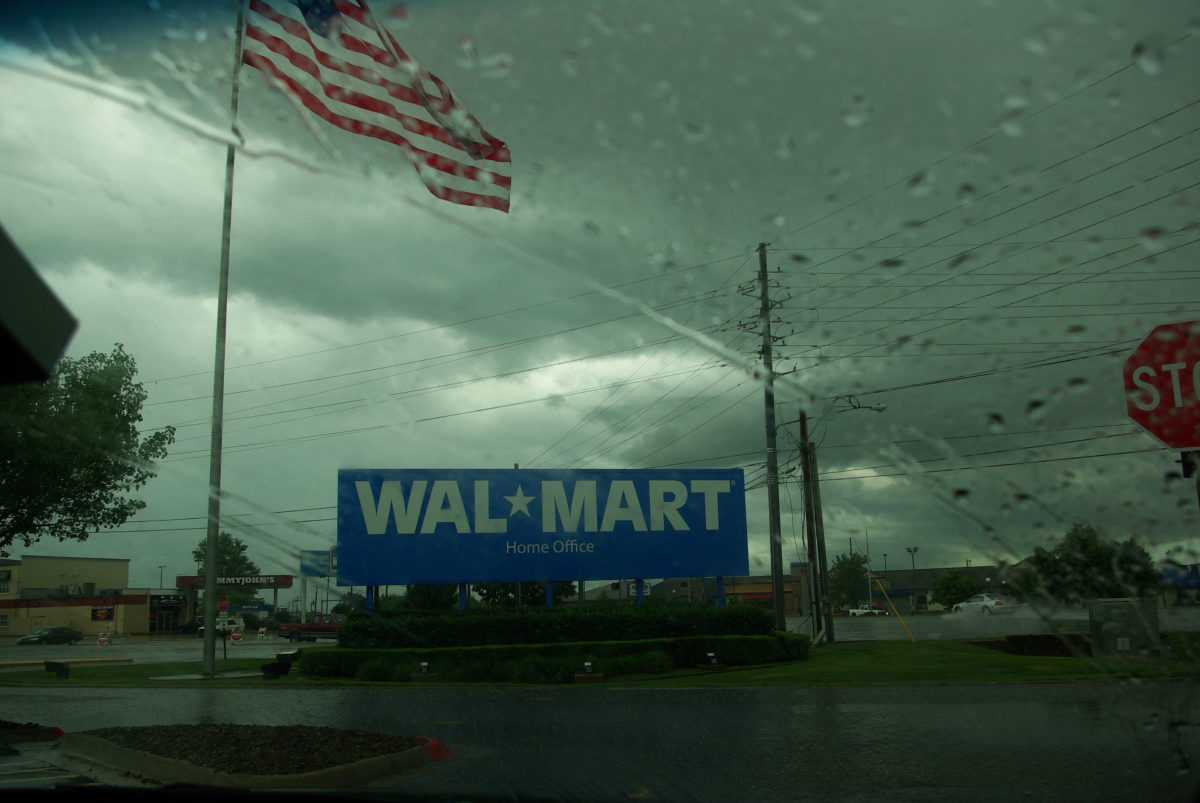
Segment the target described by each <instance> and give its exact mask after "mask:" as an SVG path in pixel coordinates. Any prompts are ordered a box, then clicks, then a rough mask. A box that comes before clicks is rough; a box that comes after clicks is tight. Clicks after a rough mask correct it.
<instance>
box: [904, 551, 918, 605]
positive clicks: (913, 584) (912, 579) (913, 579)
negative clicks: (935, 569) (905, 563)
mask: <svg viewBox="0 0 1200 803" xmlns="http://www.w3.org/2000/svg"><path fill="white" fill-rule="evenodd" d="M918 549H920V547H915V546H906V547H904V551H905V552H907V553H908V557H909V559H910V560H911V561H912V574H911V575H910V576H909V578H908V585H909V586H910V587H909V589H908V590H909V591H911V592H912V593H913V596H912V597H909V599H910V600H912V605H913V610H914V611H915V610H916V609H917V600H916V598H915V597H916V593H917V550H918Z"/></svg>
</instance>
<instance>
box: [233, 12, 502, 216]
mask: <svg viewBox="0 0 1200 803" xmlns="http://www.w3.org/2000/svg"><path fill="white" fill-rule="evenodd" d="M243 60H244V61H245V63H246V64H248V65H250V66H251V67H255V68H257V69H259V70H261V71H262V72H264V73H266V74H267V75H268V76H270V77H271V78H272V79H273V80H274V81H276V82H277V84H278V85H280V86H282V87H283V88H285V89H286V90H287V91H289V92H291V93H292V94H293V95H294V96H295V97H296V98H297V99H298V100H299V102H300V103H301V104H303V105H304V107H305V108H307V109H308V110H309V111H311V112H313V113H314V114H316V115H317V116H318V117H320V118H322V119H323V120H325V121H327V122H329V123H331V124H333V125H335V126H337V127H338V128H341V129H343V130H345V131H350V132H352V133H355V134H362V135H363V136H367V137H374V138H375V139H379V140H382V141H384V142H388V143H391V144H393V145H395V146H397V147H398V148H400V149H401V151H403V153H404V154H405V155H406V156H407V157H408V158H409V160H410V161H411V162H412V165H413V167H414V168H415V169H416V171H417V173H418V175H420V177H421V180H422V181H423V182H424V183H425V186H426V187H428V188H429V191H430V192H432V193H433V194H434V195H436V196H437V197H438V198H441V199H443V200H445V201H450V202H451V203H456V204H463V205H466V206H484V207H489V208H491V209H499V210H501V211H503V212H507V211H508V197H509V190H510V187H511V185H512V179H511V177H510V176H511V167H512V163H511V158H510V156H509V152H508V147H507V146H506V145H505V144H504V143H503V142H501V141H500V140H498V139H496V138H495V137H493V136H492V135H491V134H489V133H488V132H486V131H484V130H483V127H482V126H481V125H480V124H479V122H478V121H477V120H476V119H475V118H474V117H473V116H472V115H471V113H470V112H468V111H467V110H466V109H465V108H463V106H462V104H460V103H459V102H458V100H457V99H455V97H454V95H453V93H451V92H450V89H449V87H447V86H446V85H445V84H444V83H442V81H441V80H440V79H439V78H438V77H437V76H435V75H433V74H431V73H429V72H427V71H426V70H425V69H424V68H422V67H421V66H420V65H419V64H417V62H416V61H414V60H413V59H412V58H410V57H409V56H408V54H407V53H405V52H404V50H403V49H402V48H401V47H400V45H398V44H397V43H396V40H395V39H393V38H392V35H391V34H390V33H388V32H387V30H386V29H384V28H383V26H382V25H380V24H379V23H378V22H377V21H376V19H375V17H374V16H373V15H372V14H371V12H370V10H369V9H368V8H367V5H366V3H365V2H364V0H293V2H288V1H287V0H250V6H249V9H248V14H247V17H246V35H245V48H244V51H243Z"/></svg>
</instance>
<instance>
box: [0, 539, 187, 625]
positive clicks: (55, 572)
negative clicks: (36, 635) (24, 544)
mask: <svg viewBox="0 0 1200 803" xmlns="http://www.w3.org/2000/svg"><path fill="white" fill-rule="evenodd" d="M128 585H129V559H128V558H66V557H55V556H50V555H24V556H22V558H21V559H20V560H0V637H4V636H23V635H25V634H27V633H32V632H33V631H34V630H37V629H38V628H39V627H64V626H65V627H72V628H75V629H76V630H78V631H80V632H82V633H83V634H84V635H85V636H96V635H98V634H100V633H123V634H131V635H138V634H145V633H155V632H171V631H174V630H175V629H176V628H177V627H178V624H179V623H181V622H183V621H187V620H188V619H189V618H190V617H189V616H186V615H185V614H186V611H185V608H184V604H185V600H184V598H183V597H182V595H180V594H179V592H178V590H176V589H148V588H136V589H134V588H129V587H128Z"/></svg>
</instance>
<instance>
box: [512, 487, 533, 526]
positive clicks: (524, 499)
mask: <svg viewBox="0 0 1200 803" xmlns="http://www.w3.org/2000/svg"><path fill="white" fill-rule="evenodd" d="M504 498H505V499H507V500H508V503H509V504H510V505H512V507H510V508H509V510H508V517H509V518H512V517H513V516H514V515H515V514H516V513H517V511H520V512H522V513H524V514H525V515H526V516H528V515H529V503H530V502H532V501H533V500H534V499H536V498H537V497H536V496H526V495H525V491H523V490H522V489H521V486H520V485H518V486H517V492H516V493H515V494H513V495H512V496H506V497H504Z"/></svg>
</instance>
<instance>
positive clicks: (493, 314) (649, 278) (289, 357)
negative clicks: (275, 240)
mask: <svg viewBox="0 0 1200 803" xmlns="http://www.w3.org/2000/svg"><path fill="white" fill-rule="evenodd" d="M739 256H742V254H740V253H738V254H732V255H730V256H727V257H721V258H720V259H714V260H711V261H709V262H701V263H698V264H695V265H688V266H685V267H682V268H675V269H673V270H670V271H666V272H664V273H661V274H655V275H651V276H644V277H642V278H640V279H634V280H632V281H628V282H622V283H621V284H614V285H610V286H609V287H607V288H605V289H606V290H619V289H621V288H623V287H630V286H632V285H635V284H641V283H642V282H648V281H653V280H655V279H665V278H671V277H674V276H676V275H678V274H679V273H682V272H684V271H689V270H696V269H698V268H706V267H709V266H711V265H719V264H721V263H722V262H730V261H732V260H734V259H737V258H738V257H739ZM602 292H603V290H588V291H585V292H583V293H575V294H574V295H569V296H562V297H559V298H553V299H550V300H548V301H539V302H537V303H535V304H526V305H524V306H521V307H513V308H511V309H506V310H501V311H499V312H489V313H487V314H485V315H476V316H474V317H471V318H464V319H462V320H460V321H454V322H452V323H443V324H437V325H436V326H426V327H424V328H421V329H413V330H411V331H408V332H401V333H400V334H397V335H388V336H386V337H378V338H373V339H371V340H360V341H358V342H355V343H345V344H342V345H340V346H332V347H330V348H327V349H318V350H316V351H306V352H302V353H297V354H288V355H284V356H282V357H273V358H271V359H267V360H258V361H255V362H248V363H242V364H241V365H234V366H229V367H228V368H226V369H225V370H226V371H236V370H238V369H240V368H255V367H258V366H262V365H270V364H271V363H276V362H283V361H285V360H295V359H300V358H302V357H312V356H315V355H319V354H328V353H330V352H334V351H342V350H345V349H350V348H357V347H358V346H369V345H374V344H375V343H383V342H386V341H388V340H397V339H399V338H402V337H409V336H411V335H419V334H425V333H427V332H435V331H438V330H440V329H450V328H454V327H459V326H465V325H466V324H469V323H477V322H479V321H484V320H488V319H491V318H499V317H503V316H505V315H513V314H516V313H518V312H528V311H530V310H533V309H538V308H540V307H546V306H550V305H553V304H560V303H562V302H564V301H575V300H577V299H580V298H586V297H588V296H592V295H596V294H598V293H602ZM211 374H212V371H195V372H192V373H189V374H179V375H177V376H168V377H162V378H158V379H148V380H146V381H147V382H150V383H157V382H171V381H174V380H176V379H191V378H193V377H197V376H210V375H211Z"/></svg>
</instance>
